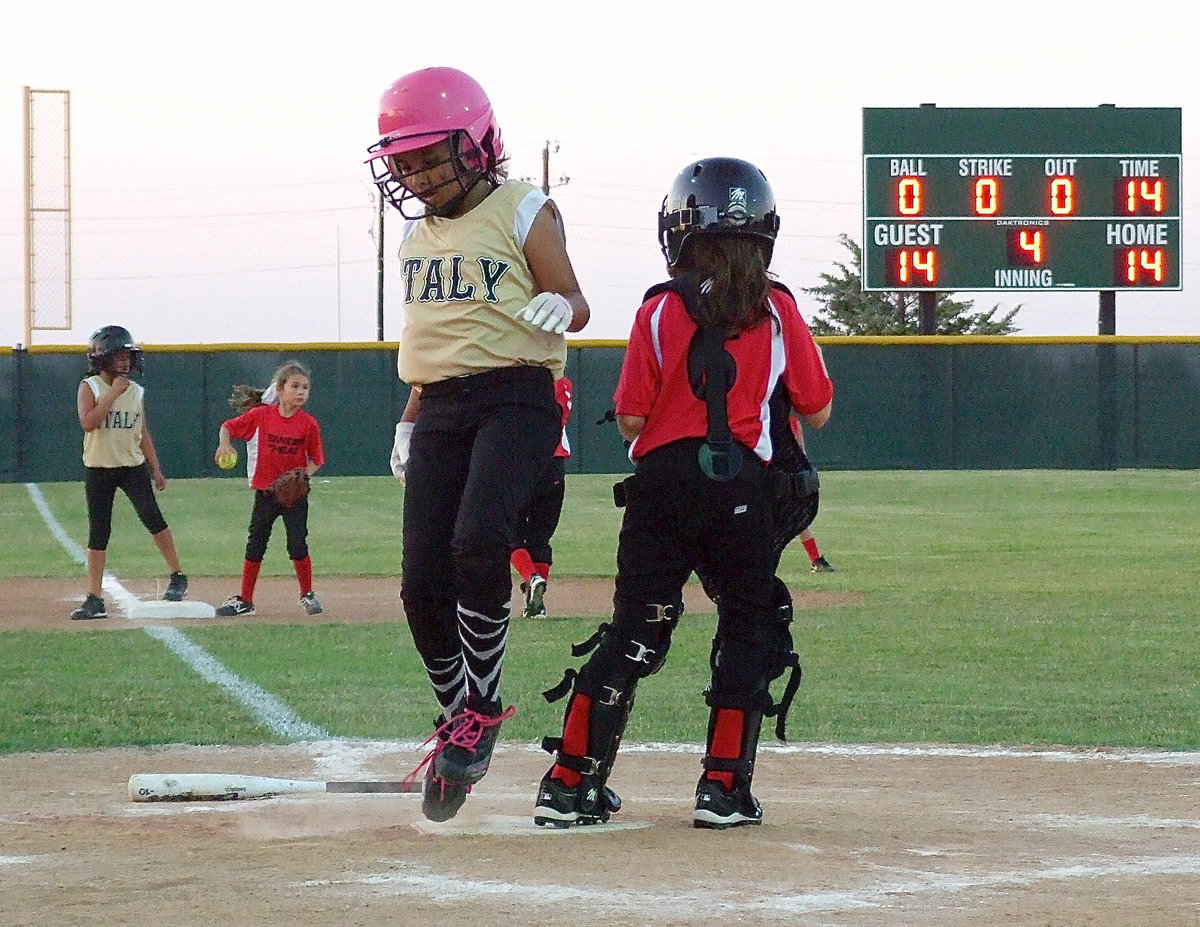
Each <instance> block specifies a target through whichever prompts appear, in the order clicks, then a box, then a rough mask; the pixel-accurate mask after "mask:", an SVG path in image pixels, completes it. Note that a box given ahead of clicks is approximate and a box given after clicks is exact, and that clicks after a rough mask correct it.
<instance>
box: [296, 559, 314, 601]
mask: <svg viewBox="0 0 1200 927" xmlns="http://www.w3.org/2000/svg"><path fill="white" fill-rule="evenodd" d="M292 568H293V569H294V570H295V571H296V581H297V582H298V583H300V594H301V595H308V594H309V593H310V592H312V557H305V558H304V559H303V560H293V561H292Z"/></svg>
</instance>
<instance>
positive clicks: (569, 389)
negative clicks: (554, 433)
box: [554, 377, 575, 457]
mask: <svg viewBox="0 0 1200 927" xmlns="http://www.w3.org/2000/svg"><path fill="white" fill-rule="evenodd" d="M554 398H555V400H557V402H558V407H559V408H560V409H562V437H561V438H559V440H558V447H556V448H555V449H554V456H555V457H570V456H571V444H570V442H569V441H568V440H567V420H568V419H569V418H570V417H571V405H572V403H574V401H575V387H574V386H573V385H572V384H571V381H570V380H568V379H567V378H566V377H560V378H559V379H557V380H555V381H554Z"/></svg>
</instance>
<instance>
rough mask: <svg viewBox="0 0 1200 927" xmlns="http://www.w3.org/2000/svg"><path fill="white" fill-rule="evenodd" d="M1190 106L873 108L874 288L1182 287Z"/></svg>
mask: <svg viewBox="0 0 1200 927" xmlns="http://www.w3.org/2000/svg"><path fill="white" fill-rule="evenodd" d="M1181 138H1182V123H1181V114H1180V110H1178V109H1119V108H1117V107H1111V106H1101V107H1096V108H1093V109H942V108H939V107H933V106H922V107H919V108H910V109H864V110H863V289H865V290H902V289H911V290H944V291H951V290H1053V289H1075V290H1116V289H1126V290H1130V289H1141V290H1147V289H1150V290H1154V289H1157V290H1178V289H1180V288H1181V285H1180V274H1179V259H1180V253H1181V252H1180V245H1179V231H1180V188H1179V183H1180V161H1181Z"/></svg>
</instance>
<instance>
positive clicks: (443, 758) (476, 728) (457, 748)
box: [433, 696, 517, 785]
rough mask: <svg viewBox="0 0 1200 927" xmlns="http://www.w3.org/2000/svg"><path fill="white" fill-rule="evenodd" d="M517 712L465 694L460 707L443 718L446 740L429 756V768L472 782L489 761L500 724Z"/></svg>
mask: <svg viewBox="0 0 1200 927" xmlns="http://www.w3.org/2000/svg"><path fill="white" fill-rule="evenodd" d="M516 713H517V710H516V708H514V707H512V706H509V707H508V708H507V709H505V708H501V706H500V703H499V702H482V701H475V698H474V696H469V697H468V698H467V704H466V705H465V706H464V707H463V709H462V711H460V712H459V713H458V714H456V715H455V716H454V717H453V718H451V719H450V720H449V721H447V722H446V724H447V725H448V726H449V730H448V731H447V735H446V743H445V745H444V746H443V747H442V749H441V750H440V751H438V754H437V756H436V757H434V760H433V771H434V773H435V774H436V775H438V776H441V777H442V778H444V779H447V780H449V781H451V782H458V783H461V784H463V785H474V784H475V783H476V782H478V781H479V780H480V779H482V778H483V777H484V776H485V775H486V774H487V771H488V766H489V765H490V764H491V762H492V751H493V750H494V749H495V747H496V740H497V739H498V738H499V736H500V725H501V724H502V723H503V722H505V721H507V720H508V719H509V718H511V717H512V716H513V715H515V714H516Z"/></svg>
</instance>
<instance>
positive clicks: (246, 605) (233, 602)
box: [217, 595, 254, 618]
mask: <svg viewBox="0 0 1200 927" xmlns="http://www.w3.org/2000/svg"><path fill="white" fill-rule="evenodd" d="M253 614H254V603H253V602H247V601H246V600H245V599H243V598H242V597H241V596H240V595H231V596H230V597H229V598H228V599H226V600H225V604H224V605H222V606H221V607H220V608H218V609H217V617H218V618H233V617H235V616H237V615H245V616H246V617H249V616H251V615H253Z"/></svg>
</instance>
